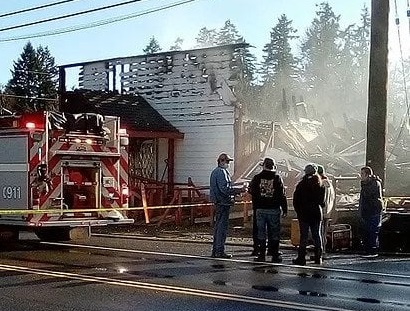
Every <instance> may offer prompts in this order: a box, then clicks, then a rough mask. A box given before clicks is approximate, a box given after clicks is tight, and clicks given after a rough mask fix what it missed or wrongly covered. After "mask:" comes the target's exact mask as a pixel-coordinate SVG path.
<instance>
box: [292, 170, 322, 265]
mask: <svg viewBox="0 0 410 311" xmlns="http://www.w3.org/2000/svg"><path fill="white" fill-rule="evenodd" d="M304 171H305V175H304V176H303V178H302V180H301V181H300V182H299V183H298V184H297V186H296V189H295V192H294V193H293V207H294V208H295V211H296V214H297V218H298V221H299V231H300V243H299V248H298V256H297V258H295V259H293V263H294V264H296V265H301V266H304V265H306V246H307V243H308V235H309V229H310V231H311V233H312V238H313V243H314V246H315V256H314V261H315V263H316V264H322V252H323V240H322V232H321V225H322V218H323V212H322V207H323V206H324V205H325V203H324V200H325V187H324V186H323V185H322V181H321V179H320V177H319V175H318V174H317V166H316V164H308V165H306V167H305V170H304Z"/></svg>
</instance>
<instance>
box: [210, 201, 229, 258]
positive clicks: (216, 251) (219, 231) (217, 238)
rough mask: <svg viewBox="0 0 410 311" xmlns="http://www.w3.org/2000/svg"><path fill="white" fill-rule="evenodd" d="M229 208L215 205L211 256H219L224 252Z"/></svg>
mask: <svg viewBox="0 0 410 311" xmlns="http://www.w3.org/2000/svg"><path fill="white" fill-rule="evenodd" d="M230 208H231V206H230V205H220V204H215V224H214V240H213V245H212V254H213V255H221V254H223V253H224V252H225V241H226V236H227V234H228V222H229V209H230Z"/></svg>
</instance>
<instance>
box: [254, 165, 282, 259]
mask: <svg viewBox="0 0 410 311" xmlns="http://www.w3.org/2000/svg"><path fill="white" fill-rule="evenodd" d="M262 166H263V170H262V172H260V173H259V174H257V175H255V176H254V177H253V178H252V181H251V182H250V184H249V193H250V194H251V195H252V204H253V210H254V211H256V224H257V228H258V243H257V245H258V248H259V249H258V257H257V258H255V260H256V261H265V260H266V232H268V234H269V235H270V236H269V237H268V240H269V241H270V247H271V249H270V252H269V253H270V254H271V255H272V262H276V263H279V262H282V257H281V256H280V253H279V241H280V218H281V214H282V216H283V217H286V215H287V212H288V204H287V201H286V195H285V188H284V186H283V180H282V178H281V177H280V176H279V175H278V174H276V172H275V162H274V160H273V159H271V158H265V159H264V161H263V164H262Z"/></svg>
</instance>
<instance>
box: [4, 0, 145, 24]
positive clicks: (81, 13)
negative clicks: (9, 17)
mask: <svg viewBox="0 0 410 311" xmlns="http://www.w3.org/2000/svg"><path fill="white" fill-rule="evenodd" d="M140 1H142V0H130V1H125V2H121V3H116V4H111V5H106V6H102V7H99V8H94V9H89V10H85V11H80V12H75V13H71V14H67V15H62V16H56V17H51V18H47V19H42V20H38V21H35V22H30V23H26V24H20V25H15V26H10V27H5V28H0V32H3V31H8V30H13V29H18V28H23V27H28V26H33V25H39V24H44V23H48V22H53V21H57V20H60V19H65V18H69V17H74V16H79V15H83V14H88V13H93V12H97V11H102V10H107V9H112V8H115V7H119V6H123V5H127V4H130V3H134V2H140Z"/></svg>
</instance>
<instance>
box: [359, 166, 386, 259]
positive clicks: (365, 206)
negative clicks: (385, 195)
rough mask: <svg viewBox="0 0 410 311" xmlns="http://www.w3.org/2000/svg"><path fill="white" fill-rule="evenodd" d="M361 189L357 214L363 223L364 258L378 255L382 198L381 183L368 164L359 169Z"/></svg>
mask: <svg viewBox="0 0 410 311" xmlns="http://www.w3.org/2000/svg"><path fill="white" fill-rule="evenodd" d="M360 179H361V190H360V198H359V214H360V218H361V221H362V224H363V229H364V230H363V233H364V234H363V235H364V236H363V246H364V250H365V255H364V256H363V257H366V258H374V257H377V256H378V248H379V231H380V227H381V220H382V210H383V199H382V184H381V180H380V178H379V177H377V176H375V175H373V170H372V168H371V167H369V166H365V167H362V168H361V170H360Z"/></svg>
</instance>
